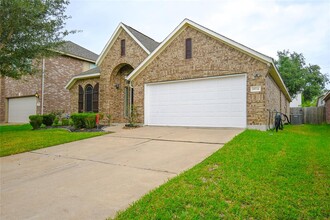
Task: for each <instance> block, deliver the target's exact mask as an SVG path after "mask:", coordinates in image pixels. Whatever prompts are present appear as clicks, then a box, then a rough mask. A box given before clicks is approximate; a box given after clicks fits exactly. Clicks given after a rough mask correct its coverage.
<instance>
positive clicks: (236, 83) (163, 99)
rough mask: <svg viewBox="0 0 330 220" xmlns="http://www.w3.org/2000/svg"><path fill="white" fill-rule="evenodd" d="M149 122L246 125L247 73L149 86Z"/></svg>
mask: <svg viewBox="0 0 330 220" xmlns="http://www.w3.org/2000/svg"><path fill="white" fill-rule="evenodd" d="M145 100H146V103H145V124H149V125H173V126H203V127H246V78H245V75H240V76H235V77H222V78H212V79H210V78H209V79H201V80H192V81H177V82H171V83H161V84H150V85H146V94H145Z"/></svg>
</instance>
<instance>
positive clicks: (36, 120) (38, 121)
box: [29, 115, 43, 130]
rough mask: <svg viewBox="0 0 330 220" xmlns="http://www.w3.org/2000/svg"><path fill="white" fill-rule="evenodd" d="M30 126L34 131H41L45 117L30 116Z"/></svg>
mask: <svg viewBox="0 0 330 220" xmlns="http://www.w3.org/2000/svg"><path fill="white" fill-rule="evenodd" d="M29 119H30V125H31V126H32V128H33V130H36V129H39V128H40V126H41V125H42V120H43V116H42V115H30V116H29Z"/></svg>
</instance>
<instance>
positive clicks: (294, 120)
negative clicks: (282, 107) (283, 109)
mask: <svg viewBox="0 0 330 220" xmlns="http://www.w3.org/2000/svg"><path fill="white" fill-rule="evenodd" d="M290 120H291V124H293V125H301V124H302V123H303V115H302V114H291V115H290Z"/></svg>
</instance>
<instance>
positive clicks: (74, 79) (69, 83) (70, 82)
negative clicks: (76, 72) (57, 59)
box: [64, 73, 101, 89]
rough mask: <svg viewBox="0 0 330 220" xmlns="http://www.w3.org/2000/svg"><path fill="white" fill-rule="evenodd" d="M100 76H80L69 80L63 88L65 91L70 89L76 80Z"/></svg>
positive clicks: (96, 74) (93, 74) (92, 74)
mask: <svg viewBox="0 0 330 220" xmlns="http://www.w3.org/2000/svg"><path fill="white" fill-rule="evenodd" d="M100 75H101V74H100V73H91V74H88V75H81V76H74V77H72V78H71V79H70V81H69V82H68V84H66V86H65V87H64V88H65V89H70V88H71V87H72V85H73V84H74V83H75V82H76V81H77V80H78V79H88V78H96V77H99V76H100Z"/></svg>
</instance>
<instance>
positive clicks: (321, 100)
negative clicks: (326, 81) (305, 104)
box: [316, 94, 326, 107]
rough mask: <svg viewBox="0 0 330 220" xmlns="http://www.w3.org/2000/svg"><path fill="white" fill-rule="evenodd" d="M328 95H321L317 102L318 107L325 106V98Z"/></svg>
mask: <svg viewBox="0 0 330 220" xmlns="http://www.w3.org/2000/svg"><path fill="white" fill-rule="evenodd" d="M325 95H326V94H323V95H320V96H319V97H317V101H316V107H321V106H324V105H325V101H324V97H325Z"/></svg>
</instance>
